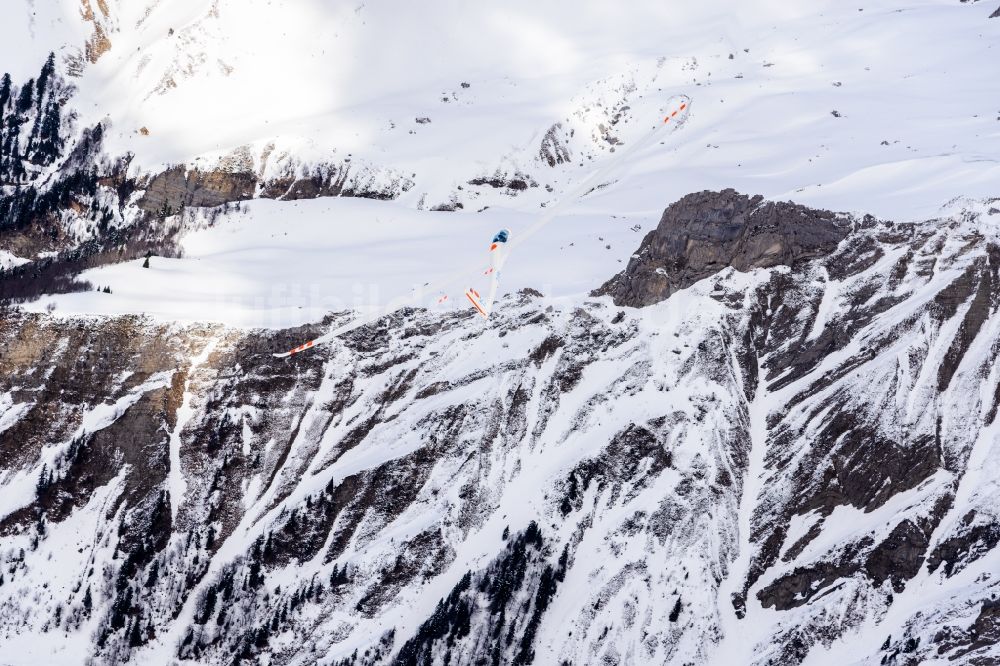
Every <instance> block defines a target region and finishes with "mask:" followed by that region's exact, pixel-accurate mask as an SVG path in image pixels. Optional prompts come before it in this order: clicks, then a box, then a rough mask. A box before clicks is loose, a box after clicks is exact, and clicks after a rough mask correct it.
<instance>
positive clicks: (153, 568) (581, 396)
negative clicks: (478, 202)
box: [0, 191, 1000, 664]
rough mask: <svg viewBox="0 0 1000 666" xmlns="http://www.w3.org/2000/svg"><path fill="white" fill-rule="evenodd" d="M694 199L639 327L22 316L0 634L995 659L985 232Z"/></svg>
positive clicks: (337, 656) (468, 319)
mask: <svg viewBox="0 0 1000 666" xmlns="http://www.w3.org/2000/svg"><path fill="white" fill-rule="evenodd" d="M682 202H683V203H682V204H675V205H674V206H672V207H671V208H670V209H668V211H667V214H665V216H664V220H665V221H666V220H670V219H676V220H679V223H680V225H681V226H680V228H681V229H682V230H683V234H682V235H681V236H679V237H678V238H683V239H684V240H683V242H681V241H677V240H676V239H672V238H670V237H669V236H667V237H665V238H663V236H664V235H665V234H667V233H668V227H669V225H665V224H661V228H660V229H658V230H657V231H656V232H654V234H652V235H651V236H650V237H648V238H647V239H646V240H645V241H644V242H643V248H645V250H644V252H645V254H640V256H642V257H653V256H658V257H662V256H669V257H673V258H674V259H675V260H676V262H677V263H676V264H673V265H671V266H670V271H671V272H670V273H669V274H668V276H667V278H668V280H667V282H666V284H667V285H668V286H667V287H665V288H663V289H660V287H659V286H658V285H659V283H655V284H654V285H653V287H652V291H650V290H644V289H639V288H638V287H636V288H635V289H634V290H633V291H628V292H622V293H625V294H629V295H626V296H624V297H623V298H626V299H631V298H635V299H638V300H643V299H648V300H656V299H654V298H653V296H654V295H655V296H663V295H665V294H666V293H668V292H670V293H671V295H670V296H669V298H666V299H665V300H661V301H660V302H658V303H656V304H655V305H651V306H648V307H645V308H641V309H632V308H625V309H621V308H619V307H617V306H615V305H614V304H613V303H612V302H611V299H606V298H602V299H595V300H593V301H589V302H586V303H582V304H579V305H576V306H572V305H564V306H559V307H556V306H548V305H545V304H544V301H542V300H541V299H540V298H539V296H538V295H536V294H531V293H523V294H521V295H520V296H518V297H516V298H509V299H507V300H506V301H504V302H503V303H502V305H501V306H500V308H499V310H498V312H497V316H496V319H495V321H493V322H492V323H491V325H490V326H484V325H483V324H482V323H481V322H480V320H479V319H478V318H475V317H473V316H472V315H471V314H469V313H458V314H446V315H435V314H432V313H428V312H425V311H422V310H403V311H399V312H397V313H396V314H394V315H392V316H390V317H387V318H385V319H383V320H381V321H379V322H376V323H375V324H372V325H369V326H367V327H365V328H362V329H359V330H357V331H355V332H353V333H351V334H348V335H347V336H345V337H344V338H342V339H340V340H338V341H337V342H336V343H334V344H332V345H330V346H329V347H326V348H318V349H316V350H314V351H311V352H309V353H307V354H302V355H298V356H295V357H293V358H292V359H291V360H290V361H276V360H275V359H273V358H272V357H271V356H270V354H269V352H270V351H272V350H275V349H286V348H288V347H289V346H291V345H292V344H294V343H295V342H297V341H300V340H302V339H305V338H308V337H310V336H311V335H313V334H314V333H316V332H317V331H318V330H320V328H322V327H319V326H317V327H314V328H312V329H308V330H307V329H295V330H287V331H274V332H247V331H239V330H230V329H226V328H222V327H210V326H189V327H179V326H167V325H160V324H154V323H152V322H149V321H146V320H142V319H132V318H118V319H109V320H101V319H91V320H78V321H76V320H59V319H54V318H51V317H46V316H40V315H26V314H19V313H16V312H10V311H8V312H6V313H5V314H4V316H3V317H2V318H0V368H2V372H0V466H2V467H0V485H2V490H3V492H2V498H3V499H2V502H0V563H2V568H0V576H2V578H0V580H2V585H0V609H2V611H0V632H2V635H3V636H4V637H5V641H6V642H7V644H8V645H14V646H16V647H18V649H19V650H20V651H21V653H23V654H31V650H32V649H37V648H33V647H32V646H37V645H44V646H45V650H46V651H47V652H48V654H57V655H60V654H61V655H72V654H77V653H78V654H79V655H81V657H80V658H81V659H82V658H83V655H86V656H87V657H89V658H91V659H92V660H93V663H122V662H124V661H126V660H129V661H132V662H134V663H151V662H155V663H167V662H169V661H170V660H178V661H180V662H188V663H261V662H267V661H270V663H289V664H292V663H294V664H299V663H302V664H304V663H317V662H319V663H349V664H359V663H363V664H376V663H379V664H384V663H398V664H418V663H458V664H474V663H493V664H507V663H512V664H513V663H517V664H527V663H537V664H543V663H545V664H548V663H573V664H589V663H608V664H631V663H704V664H708V663H760V664H764V663H782V664H786V663H800V662H802V661H804V660H806V659H807V658H812V659H817V660H821V661H822V660H824V659H825V660H827V661H830V662H831V663H854V662H860V663H876V662H882V663H896V664H903V663H906V664H911V663H912V664H916V663H925V662H927V661H929V660H931V659H948V660H952V661H954V662H955V663H969V664H973V663H990V662H991V661H993V660H995V659H996V658H998V654H997V648H996V641H995V640H993V639H992V637H994V636H996V635H998V634H1000V625H998V624H997V618H998V614H997V610H996V602H995V596H996V593H997V591H998V584H1000V583H998V581H997V579H996V578H995V571H996V568H997V564H998V562H1000V560H998V557H1000V550H998V549H997V544H998V543H1000V521H998V518H997V507H998V506H1000V487H998V485H997V483H996V477H997V475H996V473H995V472H996V469H995V468H996V460H997V459H998V458H997V451H996V446H997V443H996V428H997V425H996V416H997V407H998V404H1000V371H998V370H997V368H998V367H1000V366H998V363H997V354H998V350H1000V313H998V306H1000V288H998V266H1000V249H998V248H1000V244H998V239H1000V217H998V214H997V213H996V212H995V211H994V212H990V211H991V210H993V209H992V208H991V207H990V205H989V204H987V205H983V206H978V205H977V206H972V207H970V208H969V209H968V210H966V211H965V212H963V213H961V214H958V215H956V216H955V217H952V218H947V219H941V220H932V221H928V222H924V223H918V224H893V223H889V222H881V221H876V220H872V219H867V220H852V221H847V220H841V219H840V218H837V217H835V216H833V215H832V214H829V213H822V212H818V213H817V212H812V211H808V210H806V209H802V208H800V207H796V206H792V205H791V204H769V203H763V202H760V201H759V200H756V199H751V198H747V197H740V196H738V195H735V194H734V193H732V192H728V191H727V192H722V193H717V194H711V193H702V194H698V195H692V196H691V197H688V198H685V199H684V200H682ZM994 205H995V204H994ZM678 206H680V208H678ZM699 210H700V211H708V212H707V213H704V214H700V213H697V212H695V211H699ZM685 211H686V212H685ZM795 219H800V220H802V222H801V225H802V226H796V225H794V224H792V220H795ZM847 222H850V223H849V224H848V223H847ZM715 237H719V238H721V239H723V242H722V247H723V248H724V250H720V252H719V253H717V254H714V255H711V256H709V255H707V254H706V245H705V239H707V238H715ZM689 241H690V242H689ZM775 245H777V246H778V248H777V249H776V250H774V251H770V250H771V248H772V247H774V246H775ZM654 248H656V249H655V250H654ZM654 252H655V253H665V254H654ZM639 265H640V266H645V265H646V264H644V263H640V264H639ZM708 266H715V267H716V268H717V272H710V271H709V269H708ZM744 269H746V270H744ZM633 270H634V269H633V266H630V271H633ZM702 272H705V273H704V274H705V277H704V278H703V279H701V280H697V281H696V276H698V275H700V274H702ZM653 274H654V275H655V274H656V273H655V270H654V272H653ZM670 280H674V281H673V282H671V281H670ZM685 281H687V282H688V283H689V285H690V286H686V287H681V286H680V285H682V284H685ZM631 284H633V285H635V284H640V283H637V282H635V281H633V282H632V283H631ZM671 285H672V286H671ZM612 293H616V292H612ZM329 323H331V322H327V323H326V325H328V324H329ZM53 558H55V559H56V561H58V562H59V566H58V568H53V567H52V566H51V562H52V561H53ZM74 651H75V652H74ZM73 658H75V657H73Z"/></svg>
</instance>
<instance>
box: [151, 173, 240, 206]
mask: <svg viewBox="0 0 1000 666" xmlns="http://www.w3.org/2000/svg"><path fill="white" fill-rule="evenodd" d="M256 186H257V176H256V175H255V174H253V173H250V172H228V171H199V170H198V169H191V170H187V169H185V168H184V167H183V166H176V167H174V168H172V169H168V170H166V171H164V172H163V173H160V174H158V175H156V176H155V177H153V180H152V181H150V183H149V186H148V187H147V188H146V193H145V194H143V195H142V199H140V200H139V207H140V208H141V209H143V210H144V211H147V212H150V213H156V212H159V211H161V210H163V209H164V205H166V206H167V208H169V209H170V210H171V211H174V212H176V211H177V210H178V209H180V208H181V207H182V206H185V207H186V206H221V205H222V204H224V203H229V202H232V201H242V200H244V199H251V198H253V195H254V189H255V188H256Z"/></svg>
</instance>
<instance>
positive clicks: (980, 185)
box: [5, 0, 1000, 326]
mask: <svg viewBox="0 0 1000 666" xmlns="http://www.w3.org/2000/svg"><path fill="white" fill-rule="evenodd" d="M104 4H105V5H106V6H107V7H108V16H107V17H104V18H102V13H101V12H100V11H97V13H96V16H97V20H98V22H99V23H101V22H103V23H102V25H106V26H107V28H106V31H107V33H108V34H109V35H110V37H109V39H110V42H111V48H110V50H108V51H107V52H106V53H105V54H104V55H103V56H102V57H101V58H100V59H99V60H98V62H97V63H96V64H94V65H90V66H87V67H85V68H84V69H83V73H82V76H81V78H80V79H79V80H78V82H77V85H78V88H79V92H78V97H77V98H75V100H74V105H75V106H76V107H77V108H78V110H79V113H80V115H81V119H80V120H81V125H87V124H92V123H95V122H98V121H104V122H106V123H107V125H108V127H109V130H108V132H107V140H108V141H109V152H111V153H112V154H123V153H126V152H131V153H134V154H135V159H134V161H133V166H132V168H133V170H135V171H137V172H150V173H155V172H156V171H158V170H159V169H161V168H163V167H164V166H166V165H169V164H177V163H186V164H189V165H191V166H196V165H200V166H203V167H211V166H212V165H216V164H219V163H220V160H222V163H232V161H233V160H235V161H237V162H240V163H248V164H252V167H253V168H254V169H255V170H257V171H258V172H259V173H261V174H265V175H266V174H268V173H273V172H275V171H276V170H278V169H280V168H293V169H300V170H301V169H303V168H306V167H307V165H309V164H314V163H319V162H339V161H340V160H344V159H353V160H354V161H355V162H358V161H359V160H360V161H361V162H362V163H364V164H368V165H372V168H373V169H375V170H376V171H377V170H378V169H392V170H394V171H396V172H399V173H401V174H407V175H408V176H409V175H410V174H412V180H413V182H414V184H413V187H412V188H410V189H409V190H408V191H407V192H406V193H405V194H404V195H403V196H402V197H401V198H400V199H399V200H398V201H397V202H396V203H394V204H388V205H374V204H373V205H371V206H366V205H359V204H356V203H353V202H342V201H322V202H314V203H311V204H310V203H305V202H298V203H292V204H269V203H266V202H260V203H257V202H255V203H251V204H247V205H246V206H245V211H246V212H245V213H244V214H243V215H240V216H237V218H238V219H237V220H235V221H234V220H230V221H228V222H220V224H222V225H224V224H226V223H232V224H234V225H236V226H234V227H233V229H239V230H240V233H238V234H236V233H233V234H230V235H229V236H228V238H229V239H230V242H231V245H229V246H227V245H226V240H225V238H226V235H225V234H224V233H223V232H220V231H216V230H212V231H193V232H191V233H190V234H189V235H188V237H187V238H186V239H185V240H184V249H185V252H186V257H187V258H186V259H185V260H183V261H179V262H174V261H157V262H154V264H156V265H157V268H156V269H155V270H153V271H151V273H150V274H142V275H139V274H137V273H136V272H135V271H132V270H131V268H132V267H130V266H127V265H126V266H118V267H112V268H107V269H103V270H100V271H96V272H95V273H94V274H91V275H88V276H87V278H88V279H90V280H91V281H92V282H94V283H95V284H97V285H100V286H105V285H110V286H111V287H112V291H113V294H112V295H111V296H107V295H104V296H102V297H100V298H97V297H93V298H86V297H82V296H79V295H76V296H69V297H60V298H56V299H54V300H55V302H56V304H57V307H58V308H60V311H62V312H66V313H114V312H151V313H153V314H155V315H157V316H162V317H165V318H178V319H188V320H190V319H202V318H204V319H211V320H214V321H224V322H227V323H231V324H234V325H251V326H259V325H268V326H281V325H287V324H289V323H297V322H302V321H315V320H316V319H318V317H319V315H321V314H322V313H323V312H325V311H327V310H329V309H330V307H332V306H335V305H343V304H347V305H354V304H358V305H365V306H376V305H381V304H382V303H384V301H377V300H375V301H373V300H372V298H371V296H370V295H371V294H373V293H377V294H378V295H379V297H380V298H384V297H388V296H389V295H394V294H397V293H400V292H401V291H402V290H408V289H410V288H411V287H412V286H413V285H415V284H423V283H425V282H429V281H431V280H432V279H433V277H434V275H435V273H438V272H440V271H441V270H444V269H445V268H446V267H448V266H451V265H456V264H455V263H454V262H459V261H461V259H460V258H458V257H456V253H461V252H475V248H477V247H479V246H481V245H482V244H483V243H484V242H485V240H484V239H486V240H488V238H486V237H487V236H489V235H490V234H492V232H493V231H495V228H496V227H499V226H500V225H503V224H510V225H511V226H512V228H513V229H514V230H515V232H516V231H517V228H518V227H519V226H522V225H524V224H527V223H529V222H530V220H532V219H534V218H536V217H537V216H539V215H540V214H541V213H543V212H544V210H543V209H542V208H541V206H542V204H548V205H551V204H553V203H554V202H556V201H559V200H560V197H561V195H564V194H566V193H567V192H568V191H570V190H572V187H573V185H574V184H575V183H578V182H580V181H581V180H583V179H585V178H586V177H587V175H588V174H590V173H593V172H594V171H595V170H598V169H601V168H602V164H603V163H605V162H606V161H608V159H609V158H610V157H611V153H610V152H609V149H610V148H611V144H609V143H608V142H607V141H606V140H604V139H602V138H601V134H602V132H603V131H604V130H602V129H600V128H601V127H604V128H605V130H607V129H608V128H612V125H610V124H609V123H610V120H611V119H612V118H613V114H614V113H619V114H620V115H621V113H620V112H621V109H622V108H623V107H628V109H627V110H626V111H625V112H624V115H623V116H622V118H621V119H620V121H618V123H617V126H616V127H614V128H613V131H612V134H613V135H616V136H619V138H621V140H622V141H623V142H624V144H625V145H626V146H628V144H629V142H630V141H634V140H635V137H637V136H640V135H642V134H643V133H644V131H645V130H646V129H647V128H648V127H650V126H651V125H652V124H653V123H655V122H656V120H657V118H656V114H657V110H658V100H659V103H662V101H663V100H664V99H665V98H666V97H668V96H670V95H673V94H677V93H686V94H688V95H690V96H691V97H692V98H693V100H694V104H693V107H692V113H691V116H690V118H689V119H688V122H687V123H686V125H685V127H684V128H683V129H682V130H680V131H677V132H674V133H673V134H671V135H670V136H669V137H666V138H665V139H664V141H663V143H662V145H657V146H652V147H650V148H648V149H645V150H643V151H641V154H639V155H634V156H631V157H630V159H629V163H628V164H627V165H625V166H624V167H622V168H621V169H618V170H617V173H615V174H614V177H613V178H610V176H609V179H610V180H613V185H612V186H610V187H608V188H606V189H604V190H601V191H599V192H596V193H594V194H592V195H590V196H588V197H586V199H584V200H580V201H578V202H577V203H576V204H575V205H573V206H571V207H570V210H569V212H570V213H571V214H570V215H568V216H567V217H566V218H565V219H562V220H560V221H559V222H558V224H556V225H555V227H554V228H553V229H552V230H551V231H549V232H547V233H546V234H545V235H544V236H541V237H539V238H538V239H537V241H536V242H535V243H533V245H534V247H531V248H528V247H524V248H521V249H520V250H519V255H520V256H513V257H512V258H511V263H510V265H509V267H508V270H507V272H506V273H507V275H506V276H505V286H506V287H508V288H510V289H515V288H518V287H521V286H524V285H526V284H530V285H533V286H535V287H537V288H540V289H543V290H545V289H544V288H545V287H548V290H546V291H547V292H548V291H551V292H552V293H557V294H569V293H576V294H581V293H585V292H586V291H588V290H589V289H590V288H593V287H595V286H597V285H598V284H600V282H602V281H603V280H604V279H606V278H607V277H608V275H609V271H612V270H614V269H615V266H616V264H617V262H618V261H619V260H623V259H626V258H627V257H628V252H629V249H630V248H629V247H628V246H629V245H631V244H633V241H631V240H630V239H629V234H628V233H626V232H625V230H626V229H627V228H628V227H631V226H633V225H639V226H640V227H642V228H643V229H644V230H646V229H648V228H650V227H651V226H652V225H653V224H655V222H656V220H657V217H658V213H659V211H661V210H662V208H663V207H664V206H665V205H666V204H668V203H670V202H671V201H673V200H675V199H677V198H678V197H680V196H681V195H683V194H686V193H688V192H692V191H698V190H702V189H721V188H724V187H733V188H735V189H736V190H738V191H742V192H748V193H760V194H763V195H765V196H766V197H769V198H774V199H792V200H795V201H796V202H800V203H805V204H810V205H814V206H818V207H825V208H829V209H832V210H844V211H852V212H859V213H873V214H876V215H879V216H882V217H885V218H889V219H896V220H913V219H924V218H927V217H930V216H933V215H935V214H937V213H939V212H940V209H941V207H942V206H943V205H944V204H946V203H947V202H949V201H950V200H951V199H953V198H954V197H956V196H960V195H965V196H970V197H985V196H990V195H992V194H995V192H996V183H997V182H1000V163H998V158H997V156H998V155H1000V109H998V108H997V102H996V99H995V97H994V96H993V95H992V92H991V91H992V88H993V81H995V80H996V79H997V77H998V75H1000V66H998V64H997V63H1000V58H998V57H997V52H998V51H997V49H998V48H1000V46H998V45H1000V35H998V34H997V26H996V23H995V22H990V21H988V20H986V16H987V14H988V13H989V8H988V7H987V6H985V5H984V4H983V3H979V4H969V5H961V6H955V3H954V2H951V1H950V0H940V1H934V2H891V3H889V2H887V3H880V4H879V5H878V6H876V7H854V6H848V5H846V4H844V3H841V2H824V3H819V4H816V3H813V4H810V5H809V6H802V7H799V6H789V5H787V3H781V2H755V3H736V2H733V3H725V4H724V5H721V6H719V5H705V6H704V7H695V6H693V5H691V4H690V3H666V4H665V3H660V2H649V3H642V4H635V5H631V6H630V8H629V11H627V12H625V11H621V10H620V9H616V8H612V7H610V6H603V7H602V6H599V5H590V4H583V5H581V4H580V3H569V2H562V3H547V4H545V5H544V6H541V7H539V6H537V5H536V4H534V3H522V4H516V3H515V4H513V5H509V4H508V5H507V6H505V7H504V8H493V7H481V6H477V5H470V6H459V5H455V4H453V3H437V4H431V5H423V6H421V7H419V8H417V7H400V6H398V5H397V4H396V3H371V2H369V3H362V4H358V5H356V6H348V5H339V6H334V7H330V6H328V5H327V3H321V2H318V1H315V0H314V1H308V0H300V1H298V2H281V3H277V2H270V1H265V0H245V1H240V2H236V1H235V0H213V2H205V1H196V0H186V1H184V2H174V3H170V4H169V6H168V5H166V4H162V3H156V2H137V3H117V2H115V1H114V0H106V2H105V3H104ZM76 5H77V3H75V2H71V1H70V0H63V1H62V4H61V5H59V7H61V9H62V13H59V12H58V11H57V9H56V8H55V7H53V6H47V7H46V8H45V9H44V10H43V11H42V14H43V15H42V16H36V17H35V18H34V19H32V25H33V28H32V29H33V30H34V31H35V33H34V34H35V37H36V38H35V40H34V41H33V42H32V43H33V44H41V43H51V46H50V47H45V48H56V47H60V48H63V49H64V50H69V49H70V47H68V46H66V47H64V46H63V44H64V40H66V39H67V34H69V33H71V32H72V31H69V28H68V27H67V26H68V25H71V24H74V20H77V21H79V20H81V19H79V11H78V7H77V6H76ZM30 7H33V5H30ZM25 11H27V9H26V10H25ZM32 11H34V10H32ZM13 13H14V14H15V15H17V12H16V10H15V11H14V12H13ZM45 14H47V15H48V18H46V17H45V16H44V15H45ZM74 17H75V18H74ZM84 23H86V22H84ZM14 25H15V24H13V23H12V24H8V28H7V29H8V30H14V29H15V28H14V27H13V26H14ZM87 25H89V24H87ZM22 26H23V23H22ZM417 26H419V28H417ZM86 29H87V26H84V27H80V26H76V30H77V32H82V33H84V34H85V32H86ZM77 41H79V40H77ZM70 43H73V42H72V41H70ZM7 45H9V48H10V50H9V51H8V54H9V55H8V56H7V58H6V59H7V60H14V61H16V62H18V63H21V62H23V61H24V60H25V58H26V57H27V56H26V55H25V53H26V52H25V51H23V50H19V49H21V46H23V41H21V42H18V41H17V40H11V41H9V42H7V43H6V44H5V46H7ZM929 45H933V47H932V48H928V46H929ZM33 48H38V47H37V46H36V47H33ZM466 86H467V87H466ZM418 118H419V119H428V120H429V122H426V123H420V122H417V119H418ZM559 122H561V123H563V125H564V129H565V131H566V133H567V134H568V133H569V132H571V131H572V134H573V136H572V137H570V138H568V139H567V141H568V144H567V145H568V148H569V152H570V157H571V159H572V160H573V163H572V164H557V165H556V166H555V167H549V166H548V165H547V164H545V163H544V162H543V161H542V160H540V158H539V155H538V152H539V146H540V143H541V141H542V138H543V135H544V134H545V132H546V131H547V130H548V129H549V128H550V127H551V126H552V125H553V123H559ZM140 128H145V129H146V130H147V131H148V135H143V134H141V133H140V132H139V130H140ZM282 156H284V157H282ZM227 160H228V162H227ZM295 165H298V166H295ZM498 171H502V172H504V173H508V174H513V173H520V174H523V175H525V176H526V177H528V178H529V179H533V180H534V182H535V183H536V184H537V185H538V187H533V188H529V189H528V190H527V191H525V192H523V193H521V194H518V195H517V196H510V195H509V194H508V193H507V192H504V191H502V190H501V191H495V190H493V189H492V188H489V187H485V188H482V187H480V188H476V187H474V186H470V185H469V184H468V182H467V181H469V180H471V179H473V178H476V177H482V176H486V177H488V176H490V175H491V174H493V173H494V172H498ZM459 188H462V189H459ZM549 188H551V190H552V191H551V192H549V191H547V189H549ZM452 200H457V201H464V202H465V207H464V209H463V210H461V211H458V212H455V213H454V214H452V215H440V214H437V213H434V214H431V213H418V212H416V209H418V208H430V207H432V206H434V205H437V204H442V203H447V202H448V201H452ZM486 206H489V207H490V210H489V211H488V214H480V213H477V212H476V211H478V210H481V209H482V208H483V207H486ZM497 209H499V210H497ZM599 237H602V238H605V239H609V241H610V244H611V245H612V248H611V250H610V251H608V252H604V253H601V252H596V249H597V246H598V244H599V242H600V241H596V240H595V238H599ZM250 238H253V239H259V240H254V241H250ZM403 239H409V242H403ZM569 243H575V244H574V246H573V247H574V250H571V251H565V250H557V248H565V246H567V245H568V244H569ZM607 244H609V243H605V245H607ZM252 247H257V248H258V249H260V250H261V251H262V253H259V254H258V256H256V257H254V256H253V252H252ZM271 249H273V250H274V252H267V251H265V250H271ZM362 250H363V254H361V251H362ZM293 257H294V259H293ZM428 257H432V259H431V260H429V261H428V260H425V258H428ZM466 263H468V262H467V261H463V262H462V264H459V265H464V264H466ZM157 271H160V273H157ZM168 285H174V288H170V287H169V286H168ZM357 291H362V292H364V294H365V296H363V297H359V296H358V294H357ZM178 301H179V302H181V303H188V304H189V305H187V306H186V307H181V306H180V305H178V304H177V302H178ZM36 307H38V308H41V307H44V303H38V304H36Z"/></svg>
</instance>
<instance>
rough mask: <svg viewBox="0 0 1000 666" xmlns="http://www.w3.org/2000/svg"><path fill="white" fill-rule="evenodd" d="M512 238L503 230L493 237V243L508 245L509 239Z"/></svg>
mask: <svg viewBox="0 0 1000 666" xmlns="http://www.w3.org/2000/svg"><path fill="white" fill-rule="evenodd" d="M508 238H510V232H509V231H507V230H506V229H501V230H500V231H498V232H497V235H496V236H494V237H493V240H492V241H491V242H493V243H506V242H507V239H508Z"/></svg>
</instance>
